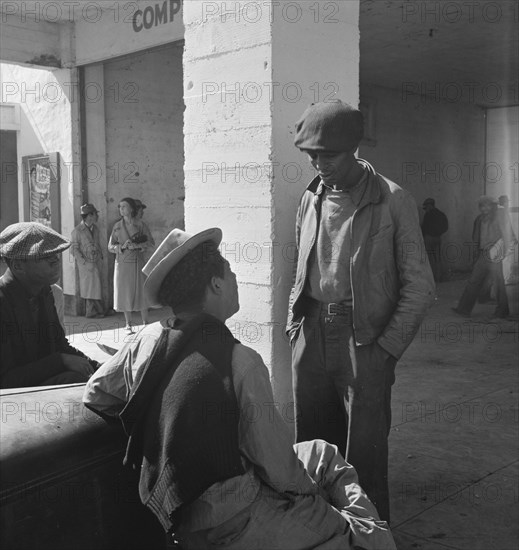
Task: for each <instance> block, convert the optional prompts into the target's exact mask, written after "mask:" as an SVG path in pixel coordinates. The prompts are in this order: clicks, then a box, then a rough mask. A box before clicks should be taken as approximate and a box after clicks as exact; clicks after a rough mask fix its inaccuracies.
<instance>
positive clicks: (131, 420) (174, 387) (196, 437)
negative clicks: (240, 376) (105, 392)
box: [120, 314, 244, 530]
mask: <svg viewBox="0 0 519 550" xmlns="http://www.w3.org/2000/svg"><path fill="white" fill-rule="evenodd" d="M235 342H236V341H235V339H234V338H233V336H232V334H231V333H230V331H229V329H228V328H227V327H226V326H225V325H224V324H223V323H222V322H220V321H219V320H217V319H216V318H215V317H212V316H211V315H207V314H201V315H198V316H196V317H194V318H192V319H190V320H189V321H187V322H180V323H178V324H176V325H175V326H174V327H173V328H164V329H163V331H162V334H161V336H160V338H159V340H158V341H157V344H156V346H155V348H154V351H153V353H152V356H151V357H150V359H149V360H148V362H147V364H146V365H145V366H144V367H143V368H142V369H141V370H140V371H139V373H138V376H137V378H136V380H135V384H134V386H133V388H132V392H131V394H130V399H129V401H128V403H127V405H126V407H125V408H124V410H123V411H122V412H121V415H120V418H121V420H122V422H123V426H124V428H125V430H126V432H127V433H128V434H129V435H130V439H129V442H128V447H127V451H126V457H125V464H129V465H132V466H133V467H141V465H142V467H141V473H140V482H139V493H140V496H141V500H142V502H143V504H145V505H146V506H148V507H149V508H150V509H151V510H152V511H153V512H154V513H155V514H156V515H157V517H158V518H159V520H160V521H161V523H162V525H163V526H164V528H165V529H166V530H171V528H172V527H175V520H174V517H178V510H179V509H180V508H181V506H182V505H183V504H188V503H190V502H193V501H194V500H196V499H197V498H198V497H199V496H200V495H201V494H202V493H203V492H204V491H205V490H206V489H208V488H209V487H210V486H211V485H212V484H213V483H216V482H218V481H223V480H225V479H228V478H231V477H234V476H236V475H240V474H242V473H243V472H244V469H243V466H242V462H241V459H240V452H239V446H238V420H239V409H238V404H237V401H236V395H235V393H234V386H233V382H232V365H231V362H232V351H233V348H234V344H235Z"/></svg>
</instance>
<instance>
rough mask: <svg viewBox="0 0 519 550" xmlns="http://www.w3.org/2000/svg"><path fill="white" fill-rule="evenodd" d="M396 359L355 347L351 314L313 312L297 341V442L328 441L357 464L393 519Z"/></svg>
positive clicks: (376, 349) (379, 505)
mask: <svg viewBox="0 0 519 550" xmlns="http://www.w3.org/2000/svg"><path fill="white" fill-rule="evenodd" d="M395 366H396V359H394V358H392V357H388V354H387V353H386V352H385V351H384V350H383V349H382V348H381V347H380V346H379V345H378V344H377V343H376V342H374V343H372V344H369V345H364V346H357V345H356V343H355V338H354V334H353V326H352V319H351V314H350V315H347V316H338V315H336V316H333V315H331V316H330V315H327V314H326V311H321V312H317V313H316V312H315V311H314V312H312V313H311V314H309V315H307V316H306V317H305V318H304V319H303V322H302V325H301V327H300V329H299V333H298V334H297V335H296V337H295V339H294V341H293V347H292V374H293V385H294V401H295V407H296V441H298V442H299V441H308V440H311V439H324V440H325V441H328V442H329V443H332V444H333V445H336V446H337V447H338V449H339V451H340V452H341V453H342V454H343V456H344V457H345V459H346V461H347V462H349V463H350V464H351V465H353V466H354V467H355V469H356V470H357V474H358V476H359V483H360V486H361V487H362V488H363V489H364V491H366V493H367V495H368V497H369V498H370V499H371V501H372V502H373V503H374V504H375V506H376V507H377V510H378V513H379V514H380V517H381V519H383V520H386V521H388V522H389V489H388V435H389V430H390V427H391V386H392V384H393V383H394V380H395V375H394V371H395Z"/></svg>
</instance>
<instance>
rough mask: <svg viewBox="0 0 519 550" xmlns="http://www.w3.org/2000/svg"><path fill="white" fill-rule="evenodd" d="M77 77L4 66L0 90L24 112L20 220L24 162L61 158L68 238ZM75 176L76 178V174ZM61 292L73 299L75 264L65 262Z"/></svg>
mask: <svg viewBox="0 0 519 550" xmlns="http://www.w3.org/2000/svg"><path fill="white" fill-rule="evenodd" d="M75 78H76V72H75V71H74V70H69V69H59V70H53V71H49V70H45V69H33V68H29V67H23V66H19V65H10V64H5V63H2V64H1V66H0V85H1V90H2V98H1V100H2V102H9V103H18V104H19V105H20V108H21V130H20V132H19V134H18V143H17V153H18V182H19V205H18V210H19V218H20V220H23V215H24V208H23V198H24V196H26V193H24V191H25V189H24V174H23V164H22V157H24V156H27V155H37V154H41V153H53V152H59V154H60V156H61V233H62V234H63V235H65V236H66V237H70V234H71V233H72V229H73V228H74V209H73V205H74V201H75V198H76V200H77V196H78V195H77V189H76V187H77V185H76V184H77V177H76V176H77V170H73V163H74V162H76V166H77V151H78V141H77V137H78V136H77V133H76V131H75V130H74V125H73V112H74V111H75V109H76V108H77V101H75V100H76V99H77V97H72V96H71V94H70V91H71V90H72V89H73V88H74V87H73V85H72V84H71V83H73V82H74V81H75ZM75 172H76V174H75ZM63 288H64V291H65V293H66V294H74V293H75V275H74V267H73V263H72V262H69V261H68V255H67V254H66V253H65V254H64V256H63Z"/></svg>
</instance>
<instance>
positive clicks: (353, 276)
mask: <svg viewBox="0 0 519 550" xmlns="http://www.w3.org/2000/svg"><path fill="white" fill-rule="evenodd" d="M362 137H363V118H362V114H361V113H360V111H358V110H357V109H354V108H353V107H351V106H350V105H348V104H346V103H343V102H342V101H339V100H337V101H331V102H327V103H316V104H313V105H311V106H310V107H309V108H308V109H307V110H306V111H305V113H304V114H303V116H302V118H301V119H300V120H299V121H298V122H297V123H296V135H295V145H296V147H298V148H299V149H300V150H301V151H302V152H303V153H306V154H307V155H308V157H309V159H310V162H311V164H312V166H313V167H314V168H315V170H316V171H317V176H316V177H315V179H314V180H313V181H312V182H311V183H310V185H309V186H308V187H307V189H306V191H305V192H304V194H303V197H302V199H301V202H300V205H299V209H298V212H297V222H296V243H297V248H298V260H297V270H296V277H295V283H294V286H293V289H292V293H291V297H290V307H289V317H288V325H287V333H288V335H289V337H290V341H291V344H292V374H293V385H294V400H295V406H296V441H306V440H311V439H316V438H321V439H325V440H326V441H328V442H330V443H333V444H335V445H337V447H338V448H339V450H340V452H341V453H342V454H343V455H344V457H345V458H346V460H347V461H348V462H349V463H351V464H352V465H353V466H354V467H355V468H356V469H357V472H358V474H359V482H360V485H361V486H362V487H363V489H364V490H365V491H366V493H367V494H368V496H369V497H370V498H371V500H372V501H373V502H374V504H375V505H376V506H377V509H378V511H379V514H380V517H381V518H382V519H385V520H389V495H388V482H387V470H388V443H387V437H388V435H389V429H390V426H391V404H390V401H391V386H392V384H393V382H394V379H395V376H394V370H395V365H396V362H397V361H398V359H399V358H400V357H401V356H402V354H403V353H404V351H405V349H406V348H407V346H408V345H409V344H410V343H411V341H412V339H413V337H414V335H415V333H416V332H417V330H418V327H419V325H420V323H421V322H422V319H423V318H424V316H425V313H426V311H427V309H428V308H429V306H430V304H431V303H432V301H433V299H434V291H435V286H434V280H433V277H432V273H431V269H430V267H429V264H428V262H427V259H426V255H425V253H424V243H423V239H422V234H421V231H420V225H419V222H418V215H417V208H416V204H415V202H414V200H413V198H412V197H411V195H410V194H409V193H407V192H406V191H404V190H403V189H401V188H400V187H399V186H398V185H396V184H395V183H393V182H392V181H390V180H388V179H387V178H385V177H383V176H381V175H380V174H378V173H376V172H375V170H374V169H373V167H372V166H371V165H370V164H369V163H368V162H366V161H364V160H361V159H357V158H356V157H355V151H356V149H357V147H358V146H359V143H360V141H361V139H362Z"/></svg>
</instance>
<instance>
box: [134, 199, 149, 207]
mask: <svg viewBox="0 0 519 550" xmlns="http://www.w3.org/2000/svg"><path fill="white" fill-rule="evenodd" d="M133 200H134V201H135V205H136V206H137V208H147V206H146V205H145V204H144V203H143V202H142V201H140V200H139V199H133Z"/></svg>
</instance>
